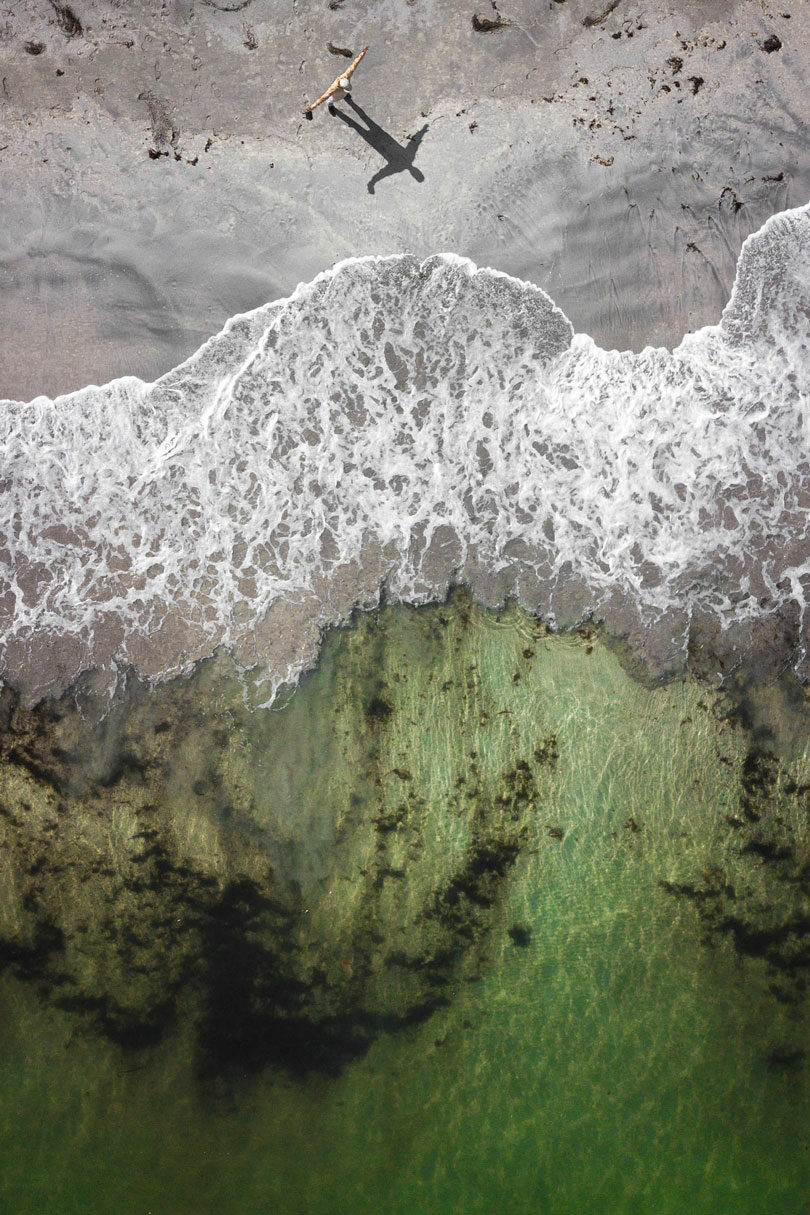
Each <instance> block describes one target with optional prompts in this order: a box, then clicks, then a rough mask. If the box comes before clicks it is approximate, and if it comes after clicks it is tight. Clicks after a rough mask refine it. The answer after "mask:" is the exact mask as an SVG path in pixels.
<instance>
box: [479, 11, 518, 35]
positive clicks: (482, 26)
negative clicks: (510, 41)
mask: <svg viewBox="0 0 810 1215" xmlns="http://www.w3.org/2000/svg"><path fill="white" fill-rule="evenodd" d="M492 11H493V16H492V17H482V16H481V14H480V13H473V19H472V27H473V29H474V30H475V31H476V33H478V34H491V33H492V31H493V30H502V29H505V28H506V26H507V25H511V24H512V22H511V21H510V20H509V18H508V17H503V16H501V14H500V13H499V12H498V10H497V9H496V8H494V7H493V10H492Z"/></svg>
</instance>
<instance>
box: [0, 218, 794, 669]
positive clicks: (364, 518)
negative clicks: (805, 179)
mask: <svg viewBox="0 0 810 1215" xmlns="http://www.w3.org/2000/svg"><path fill="white" fill-rule="evenodd" d="M809 341H810V207H806V208H802V209H799V210H796V211H791V212H786V213H784V214H783V215H780V216H777V217H775V218H774V219H772V220H771V221H769V222H768V223H767V224H766V225H765V227H764V228H763V229H762V230H761V231H760V232H759V233H757V234H756V235H755V236H753V237H751V238H749V240H748V241H747V242H746V245H745V246H744V249H743V253H742V255H741V259H740V265H739V268H738V276H737V281H736V284H735V288H734V293H733V296H732V299H731V301H730V303H729V305H728V307H727V309H726V311H725V313H724V316H723V319H722V322H721V323H720V324H719V325H718V326H715V327H713V328H709V329H704V330H702V331H700V332H699V333H697V334H694V335H691V336H689V337H687V338H686V339H685V340H684V341H683V343H682V344H681V345H680V346H679V347H678V348H677V349H676V350H675V351H673V352H669V351H667V350H663V349H647V350H645V351H643V352H642V353H641V354H632V353H618V352H616V351H605V350H601V349H599V348H598V347H597V346H595V344H594V343H593V342H592V341H591V340H590V339H589V338H587V337H584V336H582V335H576V336H575V335H574V334H573V331H572V328H571V326H570V324H569V322H568V321H567V319H566V318H565V317H564V315H563V314H562V313H561V312H560V311H559V309H557V308H556V307H555V306H554V304H553V303H552V301H551V300H549V299H548V297H547V296H546V295H545V294H544V293H543V292H542V291H540V290H539V289H538V288H536V287H533V286H531V285H529V284H527V283H522V282H520V281H518V280H515V279H512V278H509V277H508V276H506V275H502V274H498V273H496V272H493V271H491V270H478V269H476V268H475V267H474V266H473V265H472V263H470V262H468V261H465V260H463V259H461V258H458V257H455V256H439V257H434V258H430V259H429V260H428V261H426V262H422V263H420V262H418V261H417V260H416V259H414V258H412V257H401V256H397V257H390V258H360V259H352V260H350V261H346V262H342V263H341V264H340V265H338V266H336V267H335V268H334V269H333V270H331V271H329V272H328V273H326V274H323V275H321V276H320V277H319V278H317V279H316V280H315V281H314V282H312V283H310V284H307V285H304V286H302V287H300V288H299V289H298V290H297V291H296V292H295V294H294V295H293V296H292V297H291V298H290V299H288V300H284V301H281V302H278V303H274V304H271V305H268V306H266V307H264V308H260V309H258V310H256V311H255V312H252V313H250V314H248V315H246V316H243V317H237V318H234V320H232V321H231V322H230V323H229V324H228V325H227V326H226V328H225V330H224V331H223V332H222V333H221V334H219V335H218V336H217V337H215V338H213V339H212V340H211V341H210V342H208V343H207V344H206V345H205V346H204V347H203V348H202V350H201V351H199V352H198V353H197V354H196V355H195V356H194V357H193V358H191V359H190V360H188V362H186V363H184V364H183V365H182V366H181V367H179V368H178V369H176V370H175V371H173V372H171V373H170V374H168V375H166V376H164V377H163V378H162V379H160V380H158V381H157V382H156V383H154V384H144V383H142V382H141V381H139V380H136V379H133V378H128V379H122V380H117V381H115V382H113V383H112V384H108V385H106V386H104V387H101V388H97V387H90V388H86V389H84V390H82V391H80V392H75V393H72V394H70V395H68V396H64V397H59V398H57V399H56V400H55V401H51V400H48V399H46V398H44V397H40V398H37V399H36V400H34V401H32V402H30V403H29V404H21V403H15V402H4V403H2V404H0V440H1V441H2V466H1V467H0V475H2V488H3V495H2V502H1V503H0V511H1V512H2V515H1V517H0V534H1V535H2V542H1V543H0V627H2V630H3V636H4V651H3V652H4V654H5V670H6V672H7V673H8V674H9V677H10V678H11V677H13V678H14V680H15V681H16V682H18V683H19V682H20V681H21V680H23V681H24V671H23V668H24V667H25V664H26V662H29V661H30V655H31V649H30V646H28V647H26V646H24V645H23V648H22V649H21V648H20V646H21V643H23V642H25V641H26V639H27V640H28V641H32V640H33V641H34V642H36V639H37V638H38V637H50V638H60V639H62V640H63V641H64V640H65V639H66V638H68V639H69V638H73V639H74V640H75V639H79V640H81V643H82V644H81V647H79V649H77V650H76V651H75V655H74V658H73V659H71V662H73V665H74V666H76V665H86V664H87V663H88V662H91V661H95V660H96V659H98V660H99V661H101V660H102V659H103V661H105V662H111V661H116V660H117V661H119V662H120V661H121V660H122V659H123V660H126V661H134V662H136V663H137V664H140V665H141V666H142V667H143V668H144V669H145V670H146V671H147V672H148V673H150V674H153V675H161V674H167V673H169V672H171V671H175V670H176V669H177V668H178V665H182V662H183V661H187V660H188V659H189V658H192V657H196V656H199V655H200V654H202V653H205V652H210V650H211V649H213V648H214V647H215V646H216V645H219V644H224V645H227V646H233V647H236V648H237V650H239V648H240V647H241V652H242V653H243V654H250V653H251V652H252V651H251V649H250V644H248V643H249V640H250V639H251V638H253V643H252V644H254V651H255V657H256V658H257V659H258V660H260V661H262V662H263V663H264V665H265V666H266V668H267V670H268V675H269V677H270V679H271V682H273V683H277V682H280V681H281V680H283V679H289V678H290V677H293V676H294V675H295V674H296V673H297V671H298V670H299V669H300V668H301V666H302V665H304V664H305V663H306V662H307V661H309V660H310V659H311V656H312V644H311V639H312V635H313V629H315V630H317V628H318V627H320V626H322V625H324V624H327V623H329V622H331V621H334V620H335V619H337V618H340V617H341V616H343V615H345V614H346V612H347V611H348V610H349V609H350V607H351V605H352V603H353V602H363V603H371V602H374V601H375V597H376V596H378V595H379V593H380V588H381V587H382V586H383V585H385V588H386V593H387V595H388V596H389V598H397V599H404V600H413V601H425V600H428V599H431V598H436V597H437V596H440V595H442V594H443V593H444V592H445V590H446V587H447V585H448V582H450V581H452V580H453V579H454V578H457V577H462V578H466V579H467V580H468V581H471V582H472V583H473V585H474V586H475V587H476V589H477V590H478V591H479V593H481V594H482V595H483V596H484V597H485V598H487V597H489V598H497V597H499V596H502V595H503V594H506V593H515V594H517V595H518V596H519V597H520V598H521V599H522V601H523V602H525V603H526V604H527V605H528V606H530V607H532V608H535V609H538V610H540V611H541V612H543V613H544V614H546V615H547V616H550V617H552V618H553V617H554V616H555V614H556V615H558V616H561V617H563V618H564V619H565V620H566V621H567V622H570V621H571V620H572V619H574V618H575V617H576V616H577V615H579V616H584V615H585V614H587V613H589V612H593V613H594V614H596V615H599V614H600V613H601V614H604V613H608V614H610V613H611V612H612V613H613V614H614V615H615V614H616V612H617V611H618V610H619V609H618V607H617V605H624V607H626V606H627V605H631V606H632V611H633V612H634V613H635V615H636V617H637V619H638V620H640V621H641V622H643V623H644V624H645V625H649V626H650V627H652V626H653V625H654V622H655V621H656V620H660V619H662V618H666V619H669V620H673V621H678V620H680V621H682V622H683V621H684V620H686V621H688V618H689V616H690V614H691V613H692V612H693V611H694V610H695V608H696V607H700V608H701V609H704V610H705V609H709V610H711V611H713V612H716V613H717V614H718V616H719V618H720V620H721V621H722V623H723V625H724V626H728V625H729V623H733V622H739V621H742V620H745V619H752V618H754V617H756V616H757V615H759V614H762V613H765V612H769V611H772V610H773V609H774V608H775V607H778V606H779V605H781V604H784V603H786V602H788V601H794V602H795V603H796V604H797V605H798V608H799V609H800V611H801V612H802V613H804V610H805V606H806V600H807V588H808V586H810V549H809V548H808V521H809V520H810V432H809V431H808V427H809V426H810V418H809V417H808V410H809V409H810V396H809V395H808V394H809V393H810V349H809V348H808V342H809ZM617 619H618V617H617ZM670 631H671V632H673V631H674V633H675V634H677V635H678V636H679V637H680V638H681V640H683V637H684V636H685V632H684V629H683V628H682V627H681V625H677V627H676V626H673V628H672V629H671V630H670ZM257 637H259V638H260V640H259V641H258V642H256V638H257ZM156 638H157V639H159V644H158V643H156V642H155V639H156ZM102 639H104V641H103V644H102ZM150 645H151V646H152V649H151V650H150V649H149V646H150ZM69 666H70V662H69V663H68V664H67V667H69ZM67 667H66V668H65V671H64V672H63V675H62V676H60V678H61V682H65V681H66V679H67V676H68V675H69V674H72V673H74V672H71V671H69V670H68V669H67ZM34 690H36V689H34Z"/></svg>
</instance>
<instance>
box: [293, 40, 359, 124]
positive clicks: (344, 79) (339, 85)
mask: <svg viewBox="0 0 810 1215" xmlns="http://www.w3.org/2000/svg"><path fill="white" fill-rule="evenodd" d="M367 50H368V47H367V46H364V47H363V49H362V51H361V52H360V54H359V55H358V56H357V57H356V58H355V59H353V60H352V62H351V63H350V64H349V66H348V67H347V68H346V71H345V72H344V73H343V74H342V75H341V76H338V78H337V80H333V81H332V83H331V84H330V85H329V88H328V89H327V90H326V92H325V93H321V95H320V97H319V98H318V99H317V101H313V102H312V104H311V105H308V106H307V108H306V109H305V110H304V117H305V118H312V111H313V110H315V109H317V107H318V106H319V105H322V104H323V102H324V101H327V102H328V103H329V111H330V113H333V112H334V109H333V103H334V102H335V101H342V100H343V98H344V97H346V96H347V95H348V91H349V82H350V80H351V78H352V76H353V75H354V72H355V70H356V68H357V65H358V63H359V62H360V60H361V59H362V58H363V56H364V55H365V53H366V51H367Z"/></svg>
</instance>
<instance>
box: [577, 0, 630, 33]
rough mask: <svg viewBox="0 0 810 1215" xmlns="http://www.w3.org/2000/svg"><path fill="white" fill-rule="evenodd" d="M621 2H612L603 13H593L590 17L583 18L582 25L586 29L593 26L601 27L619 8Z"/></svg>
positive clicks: (611, 0)
mask: <svg viewBox="0 0 810 1215" xmlns="http://www.w3.org/2000/svg"><path fill="white" fill-rule="evenodd" d="M620 2H621V0H610V4H608V5H607V7H606V8H603V9H602V11H601V13H592V14H591V16H590V17H583V19H582V24H583V25H584V26H585V27H586V28H590V27H591V26H592V25H601V24H602V22H603V21H604V20H605V19H606V18H607V17H609V16H610V14H611V13H612V12H614V11H615V10H616V9H617V8H618V7H619V4H620Z"/></svg>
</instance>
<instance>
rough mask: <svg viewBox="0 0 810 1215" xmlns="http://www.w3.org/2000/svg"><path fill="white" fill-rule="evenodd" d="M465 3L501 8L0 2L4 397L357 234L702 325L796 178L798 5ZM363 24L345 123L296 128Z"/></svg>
mask: <svg viewBox="0 0 810 1215" xmlns="http://www.w3.org/2000/svg"><path fill="white" fill-rule="evenodd" d="M479 7H480V8H481V14H482V15H483V17H484V18H487V13H490V17H489V18H488V20H489V21H490V22H491V21H492V19H493V18H492V14H494V16H495V19H496V21H503V24H502V25H501V26H500V27H499V28H495V29H493V30H489V31H485V32H481V31H479V30H476V28H475V26H474V23H473V16H474V15H475V14H476V8H475V5H474V4H472V3H471V4H470V5H469V6H468V7H465V6H463V5H460V4H459V3H458V2H457V0H386V2H384V3H379V4H376V5H373V6H371V8H370V10H369V9H367V8H366V6H362V7H361V6H360V5H358V4H357V3H355V2H354V0H343V2H341V0H337V2H333V3H331V4H322V5H318V6H315V5H310V4H303V3H292V4H291V5H287V4H281V3H278V2H276V0H271V2H268V3H266V4H261V5H260V4H259V3H258V2H257V0H252V2H251V0H247V3H245V2H233V0H231V2H229V3H225V0H221V2H220V0H210V2H205V3H196V4H194V3H191V2H190V0H176V2H174V3H171V4H159V3H157V2H155V3H139V4H137V5H134V6H132V5H130V6H127V8H126V10H121V8H120V7H119V6H117V5H115V4H113V3H105V2H104V0H76V4H75V5H74V6H73V8H72V9H69V10H68V9H67V8H60V7H59V6H58V5H54V6H50V5H48V4H45V3H41V2H40V0H20V2H19V3H16V4H15V5H14V7H13V11H7V12H6V13H4V15H3V17H2V21H1V22H0V45H2V52H3V69H2V94H1V95H0V102H1V103H2V129H3V136H2V140H1V141H0V144H1V145H2V146H0V171H2V179H3V193H2V197H3V218H4V222H3V225H2V233H0V300H2V305H3V340H2V343H0V396H6V397H11V398H16V399H30V398H31V397H33V396H35V395H37V394H39V393H45V394H48V395H54V394H56V393H63V392H66V391H69V390H72V389H76V388H80V387H82V386H84V385H85V384H87V383H104V382H106V381H107V380H109V379H111V378H113V377H115V376H119V375H124V374H132V375H137V376H140V377H143V378H145V379H148V380H151V379H154V378H155V377H157V376H158V375H160V374H162V373H163V372H165V371H167V370H169V369H170V368H171V367H172V366H174V365H176V364H177V363H178V362H179V361H180V360H181V359H183V358H185V357H187V356H188V355H189V354H191V353H192V352H193V351H194V350H195V349H196V348H197V347H198V346H199V345H200V344H201V343H202V342H203V341H204V340H205V339H207V338H208V337H209V336H211V335H212V334H213V333H215V332H216V331H217V330H218V329H219V328H220V327H221V326H222V324H223V323H224V322H225V321H226V319H227V318H228V317H229V316H231V315H233V314H234V313H237V312H243V311H245V310H247V309H250V308H253V307H256V306H257V305H259V304H262V303H265V302H267V301H268V300H271V299H275V298H279V297H281V296H284V295H286V294H288V293H289V292H290V291H291V290H292V289H293V288H294V287H295V286H296V284H297V283H299V282H300V281H306V280H308V279H310V278H312V277H313V276H314V275H315V274H317V273H318V272H320V271H322V270H323V269H325V268H326V267H327V266H329V265H331V264H332V263H334V262H335V261H337V260H340V259H341V258H344V257H348V256H353V255H359V254H367V253H393V252H403V251H409V252H413V253H416V254H417V255H420V256H427V255H429V254H432V253H435V252H443V251H450V252H455V253H460V254H463V255H466V256H469V257H470V258H472V260H473V261H475V262H476V263H477V264H479V265H488V266H492V267H494V268H496V269H500V270H504V271H507V272H508V273H510V274H513V275H515V276H517V277H520V278H524V279H527V280H529V281H530V282H532V283H535V284H537V285H539V286H541V287H543V288H544V289H545V290H547V291H548V292H549V294H550V295H551V296H552V298H553V299H554V300H555V302H556V303H557V304H558V305H559V306H560V307H561V308H562V309H563V310H564V311H565V312H566V314H567V315H568V316H569V318H570V319H571V321H572V323H573V324H574V327H575V328H576V329H577V330H579V331H584V332H587V333H589V334H590V335H591V336H592V337H593V338H594V339H595V340H596V341H597V342H598V343H599V344H601V345H603V346H606V347H615V348H618V349H626V348H629V349H640V348H642V347H643V346H644V345H646V344H663V345H670V346H672V345H675V344H677V342H678V341H679V340H680V338H681V337H682V336H683V334H684V333H686V332H688V331H690V330H694V329H696V328H698V327H700V326H703V325H705V324H709V323H714V322H716V321H717V320H718V319H719V316H720V313H721V311H722V309H723V307H724V305H725V303H726V302H727V299H728V295H729V292H730V289H731V285H732V283H733V278H734V269H735V264H736V259H737V255H738V252H739V249H740V246H741V244H742V241H743V240H744V239H745V237H746V236H747V235H748V234H749V233H751V232H752V231H754V230H756V229H757V228H759V227H760V226H761V224H762V223H763V222H764V220H765V219H767V217H768V216H769V215H771V214H773V213H774V212H778V211H780V210H783V209H785V208H786V207H790V206H796V205H800V204H802V203H804V202H806V201H807V199H808V197H810V151H809V150H808V146H807V141H806V138H805V136H804V132H805V131H806V129H807V124H808V120H810V100H808V96H807V92H806V90H805V91H803V90H802V89H801V87H800V82H801V79H802V72H803V64H804V63H806V62H807V57H808V53H809V52H810V45H809V43H810V29H809V28H808V23H807V22H806V20H804V19H803V17H802V12H801V9H802V5H801V4H795V3H794V4H793V5H791V4H790V3H789V2H788V0H780V2H779V3H771V2H770V0H767V2H764V0H763V2H761V0H742V2H727V0H723V2H722V3H718V2H717V0H711V2H709V0H703V2H692V3H683V2H681V3H674V2H666V0H663V2H662V0H656V2H643V3H641V2H635V0H621V2H620V3H619V4H616V5H607V6H603V5H602V4H601V0H549V3H547V4H543V5H536V4H533V3H529V0H514V2H513V3H511V4H509V5H508V7H507V6H506V5H505V4H499V6H498V10H497V11H496V10H495V9H494V8H493V9H490V8H489V7H488V0H480V5H479ZM791 9H792V10H793V11H791ZM68 12H70V13H72V18H71V17H67V16H65V14H66V13H68ZM499 14H500V15H499ZM483 23H484V24H485V22H483ZM478 24H479V25H481V24H482V22H478ZM366 44H368V45H369V47H370V49H369V52H368V54H367V56H366V58H365V60H364V62H363V64H362V65H361V67H360V69H359V70H358V72H357V74H356V76H355V80H354V82H353V83H354V99H355V102H356V105H357V106H358V107H360V108H359V109H358V110H357V111H356V112H355V114H354V115H353V116H352V114H351V111H350V110H348V109H346V108H345V107H344V110H345V113H346V115H347V117H348V118H350V119H352V120H353V121H354V123H355V126H354V127H353V126H351V125H350V122H349V121H347V120H346V119H345V118H344V120H341V119H340V118H339V117H332V116H330V114H329V113H327V111H326V107H325V106H324V107H321V108H320V109H319V110H317V111H316V113H315V116H314V119H313V121H312V122H306V121H305V120H304V114H303V110H304V106H305V105H306V104H307V103H308V102H310V101H312V100H314V98H315V97H316V96H317V95H318V94H319V93H320V92H321V91H322V89H323V88H324V87H326V85H327V84H328V83H329V81H330V80H331V79H332V78H333V76H334V75H335V73H336V72H337V71H339V70H340V67H341V65H345V64H347V63H348V59H347V58H345V57H344V55H343V54H342V52H345V51H351V52H354V53H356V52H357V51H358V50H359V49H360V48H361V46H363V45H366ZM777 44H778V46H777ZM330 45H331V46H332V47H333V48H334V49H333V51H330V50H329V49H328V48H329V46H330ZM766 48H768V49H766ZM335 51H338V52H341V53H335ZM358 127H359V128H361V132H362V131H364V132H366V133H365V134H362V133H359V132H358V130H357V128H358ZM412 141H413V142H412ZM414 144H415V145H416V146H414ZM397 148H398V149H399V150H397ZM386 157H387V159H386ZM386 165H389V166H390V167H391V168H393V169H394V170H397V171H395V172H392V173H391V175H389V176H386V177H384V178H383V179H382V180H379V170H380V169H384V168H385V167H386ZM409 165H412V166H414V167H415V168H416V169H417V170H418V175H417V176H418V177H422V178H423V180H417V177H415V176H414V174H412V173H411V172H410V171H409V168H408V166H409ZM375 175H378V180H377V182H376V184H375V186H374V192H373V193H371V192H370V190H369V183H370V182H371V181H372V180H374V178H375Z"/></svg>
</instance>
